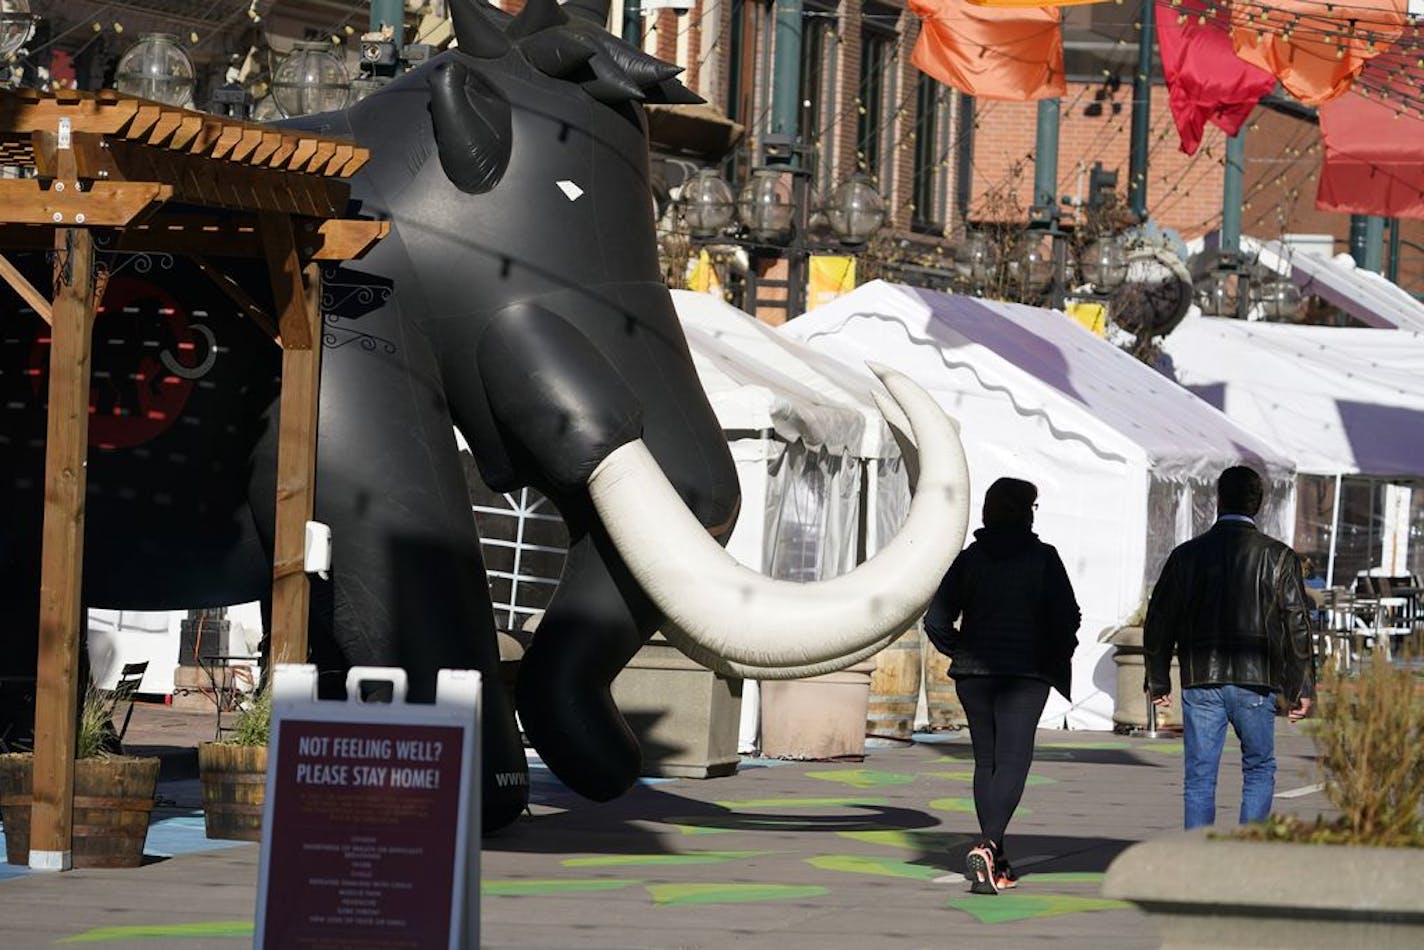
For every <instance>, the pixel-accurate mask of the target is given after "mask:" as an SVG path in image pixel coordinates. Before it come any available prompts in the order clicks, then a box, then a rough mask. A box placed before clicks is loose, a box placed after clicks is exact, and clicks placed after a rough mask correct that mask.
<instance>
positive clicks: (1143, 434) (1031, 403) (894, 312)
mask: <svg viewBox="0 0 1424 950" xmlns="http://www.w3.org/2000/svg"><path fill="white" fill-rule="evenodd" d="M871 302H873V306H871V307H865V308H862V307H861V306H860V305H861V304H863V303H871ZM784 332H786V333H789V334H791V335H793V336H795V337H797V338H800V339H803V340H805V341H807V342H808V343H811V344H813V345H814V344H816V343H817V342H818V341H821V340H833V341H834V342H833V343H832V346H833V347H834V348H835V352H837V353H838V354H839V355H840V356H842V358H843V359H844V361H845V362H846V363H848V364H857V363H861V364H863V363H864V361H865V360H875V359H880V360H882V361H886V362H890V364H891V365H893V366H896V367H897V368H905V367H903V366H901V365H900V364H898V363H896V362H894V360H893V359H890V360H887V359H886V357H887V356H892V355H893V356H894V357H895V358H896V359H898V358H900V357H901V356H902V355H903V356H906V357H908V356H909V355H910V354H911V353H917V354H918V355H917V356H915V357H914V358H913V364H914V368H915V369H916V370H917V372H916V373H915V374H914V375H916V378H917V379H918V380H919V381H920V383H921V384H922V385H927V386H928V388H930V389H931V390H932V391H933V390H935V389H940V390H945V389H948V390H952V391H953V390H959V389H961V388H965V387H968V388H970V389H979V390H982V391H985V392H989V391H998V392H1000V393H1001V394H1002V395H1003V397H1004V398H1005V399H1006V400H1007V401H1008V402H1009V403H1011V404H1012V406H1013V410H1014V411H1015V412H1016V413H1018V414H1020V415H1025V416H1030V415H1038V416H1041V417H1043V418H1044V419H1045V420H1046V421H1047V422H1048V425H1049V428H1050V429H1051V431H1052V434H1053V437H1054V438H1056V439H1060V440H1078V441H1080V442H1083V443H1084V444H1085V445H1087V446H1089V447H1090V448H1091V449H1092V450H1093V451H1094V452H1096V453H1098V454H1101V455H1103V456H1105V457H1115V458H1121V459H1127V458H1136V459H1139V460H1142V461H1145V462H1148V463H1150V464H1151V465H1152V467H1153V470H1154V473H1155V474H1156V475H1158V476H1159V477H1163V478H1174V477H1184V478H1193V477H1202V476H1210V477H1212V478H1215V477H1216V475H1217V474H1218V473H1219V472H1220V470H1221V464H1222V463H1223V462H1225V463H1227V464H1231V463H1234V462H1245V463H1248V464H1254V465H1256V466H1258V467H1260V468H1261V469H1262V470H1263V471H1264V472H1265V473H1267V474H1281V473H1286V472H1289V471H1290V470H1291V469H1292V467H1293V466H1292V463H1291V461H1290V460H1289V458H1288V457H1286V456H1285V455H1283V454H1281V453H1280V452H1279V451H1278V450H1277V449H1275V448H1272V447H1271V446H1270V445H1268V444H1267V443H1266V442H1264V441H1262V440H1261V439H1259V438H1257V437H1255V436H1253V435H1251V434H1250V433H1249V432H1248V431H1247V430H1245V429H1243V428H1242V427H1240V426H1238V425H1236V424H1234V423H1232V422H1231V421H1230V420H1229V419H1227V418H1226V417H1225V416H1224V415H1223V414H1222V413H1221V412H1219V411H1217V410H1216V409H1213V408H1212V407H1211V406H1208V405H1206V404H1205V403H1204V402H1202V400H1200V399H1197V398H1196V397H1194V396H1193V395H1192V394H1190V393H1188V392H1186V391H1184V390H1183V389H1182V388H1181V387H1180V386H1176V385H1173V384H1172V382H1171V381H1170V380H1166V379H1163V378H1162V377H1161V375H1160V374H1158V373H1156V372H1153V371H1152V370H1151V369H1150V368H1148V367H1147V366H1145V365H1143V364H1142V363H1140V362H1138V361H1137V360H1136V359H1134V358H1133V357H1131V356H1129V355H1128V354H1126V353H1124V352H1123V351H1121V350H1119V349H1118V348H1117V347H1115V346H1112V345H1111V344H1108V343H1106V342H1104V341H1103V340H1100V339H1098V338H1097V337H1095V336H1093V335H1091V334H1088V333H1085V332H1083V330H1082V329H1081V328H1080V327H1079V326H1078V325H1077V324H1075V323H1073V322H1072V321H1070V320H1067V319H1065V318H1064V316H1063V314H1061V313H1059V312H1058V311H1053V310H1044V309H1041V308H1038V307H1029V306H1024V305H1022V304H1011V303H1003V302H999V301H991V300H980V299H977V298H972V297H961V296H956V295H951V294H944V293H938V292H935V291H928V290H922V289H919V288H912V287H903V286H898V285H893V284H887V283H885V282H884V281H872V282H871V283H868V284H866V285H864V286H862V287H860V288H858V289H857V290H856V291H855V292H854V293H852V294H849V295H847V296H846V297H843V298H841V299H840V300H839V301H836V302H835V303H832V304H830V305H828V306H826V307H822V308H819V309H817V310H814V311H811V312H810V313H808V314H806V315H805V316H804V317H802V318H799V319H797V320H795V321H793V322H792V323H789V324H787V325H786V327H785V328H784ZM907 365H909V364H907Z"/></svg>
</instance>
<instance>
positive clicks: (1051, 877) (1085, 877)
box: [1025, 871, 1106, 884]
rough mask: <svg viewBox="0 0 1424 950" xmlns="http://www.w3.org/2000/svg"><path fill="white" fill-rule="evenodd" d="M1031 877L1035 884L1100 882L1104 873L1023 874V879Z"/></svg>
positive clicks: (1056, 872) (1060, 872) (1057, 872)
mask: <svg viewBox="0 0 1424 950" xmlns="http://www.w3.org/2000/svg"><path fill="white" fill-rule="evenodd" d="M1029 877H1032V878H1033V883H1035V884H1046V883H1049V882H1051V881H1052V882H1058V883H1062V884H1101V883H1102V880H1103V878H1104V877H1106V875H1105V874H1103V872H1102V871H1048V872H1046V873H1043V874H1032V873H1028V874H1025V879H1026V880H1027V879H1028V878H1029Z"/></svg>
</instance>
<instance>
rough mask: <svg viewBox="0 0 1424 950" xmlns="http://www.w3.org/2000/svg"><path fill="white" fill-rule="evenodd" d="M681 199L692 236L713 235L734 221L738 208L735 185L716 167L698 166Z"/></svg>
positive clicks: (683, 213) (684, 216)
mask: <svg viewBox="0 0 1424 950" xmlns="http://www.w3.org/2000/svg"><path fill="white" fill-rule="evenodd" d="M678 201H679V203H680V204H681V205H682V217H683V220H684V221H686V222H687V230H688V231H689V232H690V233H691V234H692V236H693V237H700V238H706V237H714V236H715V235H718V234H721V233H722V229H723V228H725V227H726V226H727V225H729V224H731V223H732V214H733V212H734V211H735V203H734V199H733V197H732V189H731V186H729V185H728V184H727V182H726V181H725V180H724V179H723V178H722V176H721V175H719V174H717V170H716V169H715V168H701V169H698V171H697V174H695V175H693V176H692V178H690V179H689V180H688V181H687V183H686V184H685V185H683V186H682V195H681V197H680V198H679V199H678Z"/></svg>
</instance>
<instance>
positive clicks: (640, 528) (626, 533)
mask: <svg viewBox="0 0 1424 950" xmlns="http://www.w3.org/2000/svg"><path fill="white" fill-rule="evenodd" d="M873 369H874V370H875V372H876V375H878V376H879V377H880V379H881V382H883V383H884V384H885V387H886V388H887V389H888V390H889V391H890V395H891V396H892V397H893V398H894V400H895V402H896V404H897V405H898V407H899V408H900V409H901V410H902V411H903V413H904V417H905V419H906V424H907V425H908V426H909V428H910V429H911V430H912V432H913V438H914V442H915V444H916V447H917V454H918V456H919V459H918V461H919V465H920V471H919V477H918V479H917V481H916V485H915V493H914V497H913V499H912V500H911V502H910V511H909V516H908V517H907V518H906V521H905V525H904V527H902V528H901V529H900V532H899V533H898V534H897V535H896V536H895V537H894V539H893V540H891V541H890V542H889V543H888V544H886V545H885V546H884V547H883V548H882V549H881V550H880V552H879V553H878V554H876V555H875V557H873V558H871V559H870V560H869V561H866V562H865V563H864V564H861V565H860V566H858V567H857V568H856V569H855V570H853V571H851V572H850V573H848V574H843V575H841V576H840V577H835V578H831V579H829V580H824V581H817V582H814V583H809V584H800V583H796V582H792V581H780V580H773V579H771V578H767V577H763V576H762V575H761V574H758V573H756V572H755V571H752V570H749V569H747V568H746V567H743V566H742V565H740V564H738V563H737V562H736V561H735V560H734V559H733V558H732V556H731V555H729V554H727V553H726V552H725V551H724V550H722V548H721V547H720V546H719V545H718V544H717V543H716V542H715V541H713V540H712V538H711V537H710V536H709V535H708V534H707V532H706V530H705V529H704V528H703V526H702V525H701V524H699V523H698V522H697V519H696V518H694V517H693V515H692V513H691V512H690V511H688V509H687V506H686V505H684V504H683V502H682V499H681V498H680V497H679V496H678V494H677V492H676V491H675V490H674V489H673V487H672V485H671V484H669V483H668V481H667V478H666V476H664V475H663V473H662V471H661V470H660V469H659V467H658V464H657V462H656V461H655V460H654V459H653V457H652V454H651V453H650V452H649V451H648V449H647V447H646V446H644V445H643V443H642V441H641V440H637V441H633V442H629V443H627V444H626V445H623V446H620V447H619V448H618V449H616V450H614V452H613V453H612V454H610V455H609V456H608V458H606V459H605V460H604V461H603V462H602V464H600V465H599V466H598V468H597V469H595V470H594V473H593V475H592V476H591V477H590V478H589V493H590V495H591V497H592V500H593V504H594V507H595V508H596V509H597V511H598V514H599V518H600V520H601V521H602V522H603V525H604V527H605V529H606V530H607V531H608V534H609V537H610V538H611V539H612V541H613V543H614V545H615V546H616V547H617V549H618V553H619V554H620V555H621V556H622V557H623V560H624V562H625V563H626V564H627V565H628V569H629V570H630V571H631V572H632V574H633V577H634V578H635V579H636V580H637V581H638V583H639V584H640V585H641V587H642V589H643V591H644V592H645V593H646V594H647V595H648V597H649V598H650V599H651V600H652V601H653V603H654V604H656V605H657V607H658V609H659V610H660V611H662V613H663V615H664V616H665V617H666V618H667V622H666V623H665V624H664V625H663V633H664V635H666V636H667V637H668V639H669V640H672V641H673V642H674V643H676V644H678V646H679V648H683V647H684V644H686V645H687V646H688V648H690V649H693V650H697V651H698V652H699V653H700V654H702V655H703V656H706V655H709V654H710V656H711V657H719V658H721V659H722V660H723V661H726V662H727V663H731V664H738V665H740V666H742V667H744V668H755V669H757V670H759V671H761V672H760V673H759V675H760V676H761V677H763V678H769V677H771V676H773V675H775V674H773V672H772V671H773V670H777V669H780V668H783V667H792V668H799V669H812V668H816V669H819V668H820V667H821V666H822V665H824V664H841V665H844V663H843V661H844V660H845V658H847V657H852V656H858V657H864V656H868V655H869V652H873V649H872V648H876V649H878V648H879V647H880V646H883V645H884V644H886V643H889V642H890V641H891V640H893V639H894V637H895V636H897V635H898V634H900V633H901V632H903V631H904V630H906V629H907V628H908V627H909V626H910V625H911V624H913V623H914V622H915V620H916V619H917V618H918V617H919V616H920V614H921V613H923V611H924V608H925V605H926V604H927V603H929V600H930V598H931V597H932V596H934V592H935V589H936V588H937V587H938V586H939V582H940V579H941V578H942V577H943V576H944V572H945V571H946V570H947V569H948V568H949V563H950V561H951V560H953V559H954V556H955V555H956V554H957V553H959V549H960V548H961V547H962V546H963V544H964V534H965V531H966V529H967V528H968V525H969V469H968V465H967V464H966V462H965V459H964V448H963V446H962V445H960V442H959V436H958V435H957V433H956V431H955V427H954V425H953V424H952V423H951V421H950V420H949V417H947V416H946V415H945V414H944V412H943V411H942V410H941V409H940V408H939V406H938V405H937V404H936V403H935V401H934V399H933V398H932V397H931V396H930V395H929V394H928V393H926V392H925V391H924V390H923V389H921V388H920V387H919V386H917V385H915V384H914V383H913V382H911V381H910V380H909V379H908V378H906V377H905V376H902V375H901V374H899V373H897V372H895V371H893V370H889V369H886V368H884V367H873ZM689 655H691V654H689ZM693 658H694V659H699V657H697V656H694V657H693ZM699 662H701V659H699ZM834 668H839V667H838V666H831V667H828V669H834Z"/></svg>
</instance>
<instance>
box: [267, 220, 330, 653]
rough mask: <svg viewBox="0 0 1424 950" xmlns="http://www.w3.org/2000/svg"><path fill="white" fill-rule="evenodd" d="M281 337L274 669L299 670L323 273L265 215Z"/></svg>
mask: <svg viewBox="0 0 1424 950" xmlns="http://www.w3.org/2000/svg"><path fill="white" fill-rule="evenodd" d="M258 230H259V231H260V232H261V234H262V248H263V252H264V254H265V256H266V258H267V267H268V269H269V271H270V272H271V280H272V296H273V300H274V304H275V306H276V308H277V328H278V330H279V331H280V332H281V335H282V399H281V421H280V424H279V428H278V430H277V525H276V537H275V540H274V543H273V557H272V656H271V660H272V662H274V663H305V662H306V659H307V611H308V607H309V604H310V602H311V587H310V583H309V581H308V580H307V576H306V573H305V571H304V570H303V567H304V564H303V562H304V561H305V557H304V555H305V550H304V549H305V542H306V523H307V522H308V521H309V520H311V516H312V511H313V507H314V500H315V497H316V425H317V388H318V385H319V383H320V381H321V273H320V271H319V270H318V268H317V265H315V264H308V265H307V266H306V268H305V270H303V268H302V263H301V260H300V259H299V258H298V257H297V247H296V240H295V235H294V233H293V231H292V219H291V218H290V217H288V216H287V215H284V214H263V215H262V216H261V220H260V223H259V226H258Z"/></svg>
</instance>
